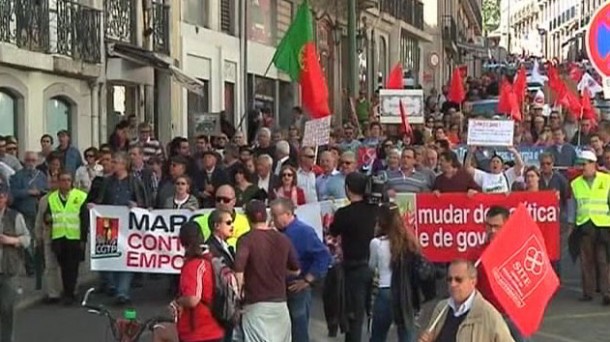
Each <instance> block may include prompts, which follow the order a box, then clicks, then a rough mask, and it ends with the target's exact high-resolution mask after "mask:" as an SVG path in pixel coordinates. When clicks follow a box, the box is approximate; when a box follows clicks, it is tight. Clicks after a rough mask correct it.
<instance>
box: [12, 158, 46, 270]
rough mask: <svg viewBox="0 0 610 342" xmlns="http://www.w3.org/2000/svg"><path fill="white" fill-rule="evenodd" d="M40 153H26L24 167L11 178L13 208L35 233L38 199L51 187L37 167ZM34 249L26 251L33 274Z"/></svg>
mask: <svg viewBox="0 0 610 342" xmlns="http://www.w3.org/2000/svg"><path fill="white" fill-rule="evenodd" d="M37 163H38V154H37V153H36V152H32V151H28V152H26V153H25V159H24V164H25V165H24V168H22V169H21V170H19V171H17V173H15V174H14V175H13V176H12V177H11V180H10V184H11V186H10V189H11V195H12V196H13V208H15V210H17V211H18V212H20V213H21V215H23V218H24V219H25V224H26V226H27V227H28V230H29V231H30V235H32V236H33V235H34V234H33V230H34V225H35V223H36V209H37V205H38V201H39V200H40V198H41V197H42V196H44V195H45V194H46V193H47V191H48V190H49V187H48V185H47V177H46V175H45V174H44V173H42V172H41V171H40V170H38V169H36V164H37ZM33 255H34V254H33V253H32V250H31V249H29V250H27V251H26V256H25V269H26V272H27V273H28V274H29V275H31V274H34V258H33Z"/></svg>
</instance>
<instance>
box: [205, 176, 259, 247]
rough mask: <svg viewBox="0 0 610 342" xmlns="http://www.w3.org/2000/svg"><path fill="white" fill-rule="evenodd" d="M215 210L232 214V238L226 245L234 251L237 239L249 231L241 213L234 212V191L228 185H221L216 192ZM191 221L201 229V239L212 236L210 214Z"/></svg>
mask: <svg viewBox="0 0 610 342" xmlns="http://www.w3.org/2000/svg"><path fill="white" fill-rule="evenodd" d="M214 199H215V202H216V209H222V210H227V211H230V212H231V213H232V219H233V222H232V223H233V236H231V237H230V238H229V239H228V240H227V244H228V245H229V246H230V247H232V248H233V251H234V250H235V246H236V245H237V239H239V237H241V236H242V235H244V234H245V233H247V232H248V231H249V230H250V224H249V223H248V219H247V218H246V216H244V215H243V214H241V213H237V212H236V211H235V189H233V187H232V186H230V185H221V186H220V187H219V188H218V190H216V195H215V198H214ZM193 221H195V222H197V224H198V225H199V228H201V234H202V235H203V239H204V240H205V241H207V240H208V239H209V238H212V239H213V238H214V237H213V236H212V230H211V229H210V225H211V222H210V213H207V214H204V215H197V216H194V217H193Z"/></svg>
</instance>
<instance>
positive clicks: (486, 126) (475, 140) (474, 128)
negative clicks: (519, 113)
mask: <svg viewBox="0 0 610 342" xmlns="http://www.w3.org/2000/svg"><path fill="white" fill-rule="evenodd" d="M514 131H515V123H514V122H513V121H512V120H477V119H471V120H468V145H473V146H512V145H513V144H514Z"/></svg>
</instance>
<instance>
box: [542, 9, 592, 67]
mask: <svg viewBox="0 0 610 342" xmlns="http://www.w3.org/2000/svg"><path fill="white" fill-rule="evenodd" d="M585 2H586V1H585ZM597 2H598V3H600V2H601V1H597ZM581 5H582V1H570V0H542V1H539V7H540V10H541V16H540V28H541V30H540V31H541V33H544V46H543V50H544V52H545V55H546V56H547V58H556V59H558V60H560V61H565V60H576V59H577V58H578V56H579V55H580V51H579V50H580V49H581V45H582V44H581V43H582V32H583V31H581V30H580V25H581ZM598 5H599V4H598ZM579 31H580V33H579Z"/></svg>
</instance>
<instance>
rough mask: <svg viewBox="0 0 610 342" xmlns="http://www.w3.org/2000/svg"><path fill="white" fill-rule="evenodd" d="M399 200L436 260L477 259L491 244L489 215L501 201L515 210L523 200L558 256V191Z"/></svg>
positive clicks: (554, 256) (402, 196)
mask: <svg viewBox="0 0 610 342" xmlns="http://www.w3.org/2000/svg"><path fill="white" fill-rule="evenodd" d="M396 202H397V203H398V205H399V206H400V207H401V210H402V211H403V212H405V215H409V216H410V217H415V220H414V221H415V228H416V231H417V235H418V237H419V242H420V244H421V246H422V250H423V253H424V255H426V257H427V258H428V259H429V260H430V261H433V262H450V261H452V260H455V259H457V258H463V259H468V260H472V261H474V260H477V259H478V258H479V257H480V256H481V253H482V252H483V247H484V246H485V245H486V244H487V234H486V232H485V215H486V213H487V210H489V207H491V206H494V205H501V206H505V207H507V208H509V209H510V210H511V212H512V211H513V210H515V209H516V208H517V207H518V206H519V204H521V203H523V204H524V205H525V207H526V208H527V210H528V212H529V213H530V215H531V216H532V217H533V218H534V221H536V223H537V224H538V226H539V227H540V230H541V232H542V235H543V237H544V242H545V245H546V249H547V251H548V254H549V257H550V258H551V260H558V259H559V256H560V247H559V201H558V199H557V195H556V193H555V192H550V191H541V192H513V193H511V194H509V195H508V196H507V195H505V194H477V195H475V196H473V197H472V198H469V197H467V196H466V194H463V193H455V194H441V195H440V196H436V195H434V194H417V195H415V194H398V196H397V198H396Z"/></svg>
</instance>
